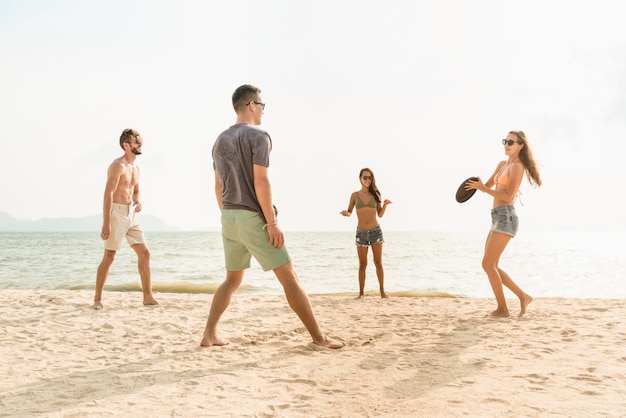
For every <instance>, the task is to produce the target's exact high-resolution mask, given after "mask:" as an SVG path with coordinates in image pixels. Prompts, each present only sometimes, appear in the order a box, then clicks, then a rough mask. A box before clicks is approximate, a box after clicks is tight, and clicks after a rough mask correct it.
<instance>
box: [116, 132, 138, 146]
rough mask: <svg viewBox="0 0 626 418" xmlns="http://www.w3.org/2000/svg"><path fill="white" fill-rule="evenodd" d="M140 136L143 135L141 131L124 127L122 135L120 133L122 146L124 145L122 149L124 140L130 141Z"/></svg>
mask: <svg viewBox="0 0 626 418" xmlns="http://www.w3.org/2000/svg"><path fill="white" fill-rule="evenodd" d="M139 136H141V135H139V132H137V131H136V130H134V129H124V130H123V131H122V135H120V147H122V149H124V142H128V141H130V140H131V139H132V138H137V137H139Z"/></svg>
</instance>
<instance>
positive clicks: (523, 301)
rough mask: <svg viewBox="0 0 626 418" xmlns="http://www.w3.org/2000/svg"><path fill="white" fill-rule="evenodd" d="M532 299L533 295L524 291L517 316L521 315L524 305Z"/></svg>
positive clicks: (524, 308)
mask: <svg viewBox="0 0 626 418" xmlns="http://www.w3.org/2000/svg"><path fill="white" fill-rule="evenodd" d="M532 301H533V297H532V296H530V295H527V294H526V293H524V297H523V298H522V299H521V300H520V305H521V309H520V311H519V316H523V315H524V314H525V313H526V307H527V306H528V305H530V302H532Z"/></svg>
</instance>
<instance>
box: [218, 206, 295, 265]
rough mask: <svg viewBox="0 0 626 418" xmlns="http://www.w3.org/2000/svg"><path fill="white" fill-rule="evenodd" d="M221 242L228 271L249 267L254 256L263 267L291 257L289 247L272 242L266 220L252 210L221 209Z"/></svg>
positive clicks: (285, 261)
mask: <svg viewBox="0 0 626 418" xmlns="http://www.w3.org/2000/svg"><path fill="white" fill-rule="evenodd" d="M222 242H223V243H224V258H225V261H226V270H228V271H240V270H246V269H248V268H250V258H251V257H254V258H255V259H256V261H258V262H259V264H260V265H261V268H262V269H263V270H264V271H268V270H274V269H276V268H278V267H280V266H282V265H283V264H285V263H288V262H289V261H291V257H290V256H289V253H288V252H287V247H285V246H284V245H283V246H282V247H281V248H276V247H274V246H273V245H272V244H270V239H269V236H268V234H267V229H266V227H265V221H263V218H261V216H260V215H259V214H258V213H256V212H251V211H249V210H241V209H222Z"/></svg>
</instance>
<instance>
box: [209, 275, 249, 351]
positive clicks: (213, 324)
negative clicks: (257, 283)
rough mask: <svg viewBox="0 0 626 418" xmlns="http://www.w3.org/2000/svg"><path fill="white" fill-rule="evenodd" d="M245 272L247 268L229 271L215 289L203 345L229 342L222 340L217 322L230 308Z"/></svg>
mask: <svg viewBox="0 0 626 418" xmlns="http://www.w3.org/2000/svg"><path fill="white" fill-rule="evenodd" d="M244 273H245V270H239V271H227V272H226V280H224V282H223V283H222V284H221V285H219V287H218V288H217V290H216V291H215V294H214V295H213V301H212V302H211V309H210V310H209V317H208V319H207V321H206V328H205V329H204V336H203V337H202V340H201V341H200V345H201V346H202V347H211V346H213V345H218V346H219V345H227V344H228V341H225V340H222V339H220V338H219V337H218V336H217V323H218V322H219V320H220V318H221V317H222V314H223V313H224V311H226V308H228V305H230V300H231V298H232V296H233V293H235V291H236V290H237V289H238V288H239V285H241V282H242V281H243V274H244Z"/></svg>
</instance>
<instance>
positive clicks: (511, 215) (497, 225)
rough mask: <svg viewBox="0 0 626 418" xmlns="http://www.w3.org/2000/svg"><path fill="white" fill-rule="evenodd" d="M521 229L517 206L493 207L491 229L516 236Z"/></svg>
mask: <svg viewBox="0 0 626 418" xmlns="http://www.w3.org/2000/svg"><path fill="white" fill-rule="evenodd" d="M518 229H519V218H518V217H517V213H515V206H499V207H497V208H493V209H491V230H490V232H499V233H501V234H506V235H510V236H511V237H514V236H515V234H517V230H518Z"/></svg>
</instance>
